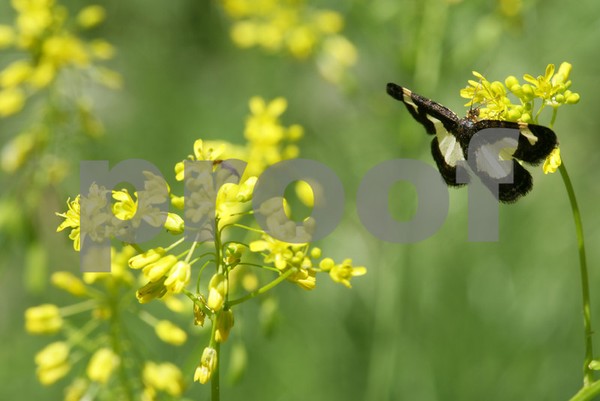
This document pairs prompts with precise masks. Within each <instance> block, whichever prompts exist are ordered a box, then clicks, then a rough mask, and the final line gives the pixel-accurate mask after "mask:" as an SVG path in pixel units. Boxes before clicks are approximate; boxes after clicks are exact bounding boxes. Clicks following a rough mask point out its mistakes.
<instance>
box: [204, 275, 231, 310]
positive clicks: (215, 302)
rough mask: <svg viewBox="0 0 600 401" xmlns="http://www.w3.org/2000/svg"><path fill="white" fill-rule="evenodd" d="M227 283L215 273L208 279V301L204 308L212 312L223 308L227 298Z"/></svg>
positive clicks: (222, 276) (223, 276) (224, 278)
mask: <svg viewBox="0 0 600 401" xmlns="http://www.w3.org/2000/svg"><path fill="white" fill-rule="evenodd" d="M227 291H228V282H227V278H226V277H225V275H224V274H222V273H217V274H215V275H214V276H212V278H211V279H210V282H209V284H208V299H207V302H206V306H208V307H209V308H210V309H212V310H213V311H215V312H216V311H219V310H221V308H222V307H223V304H224V302H225V297H226V296H227Z"/></svg>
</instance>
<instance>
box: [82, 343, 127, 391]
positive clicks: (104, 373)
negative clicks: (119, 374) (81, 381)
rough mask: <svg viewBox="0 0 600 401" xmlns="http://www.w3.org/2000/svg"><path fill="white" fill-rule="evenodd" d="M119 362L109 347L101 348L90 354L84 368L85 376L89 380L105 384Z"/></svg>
mask: <svg viewBox="0 0 600 401" xmlns="http://www.w3.org/2000/svg"><path fill="white" fill-rule="evenodd" d="M119 363H120V359H119V356H118V355H117V354H115V353H114V352H113V351H112V350H111V349H110V348H101V349H99V350H98V351H96V352H95V353H94V355H92V358H91V359H90V362H89V363H88V366H87V369H86V373H87V376H88V377H89V378H90V380H91V381H94V382H97V383H102V384H105V383H106V382H108V379H109V378H110V375H111V374H112V372H113V370H114V369H115V368H116V367H117V366H118V365H119Z"/></svg>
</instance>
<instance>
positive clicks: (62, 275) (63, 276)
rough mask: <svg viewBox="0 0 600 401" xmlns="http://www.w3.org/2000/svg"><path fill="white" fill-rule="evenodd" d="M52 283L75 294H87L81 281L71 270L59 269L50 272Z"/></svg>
mask: <svg viewBox="0 0 600 401" xmlns="http://www.w3.org/2000/svg"><path fill="white" fill-rule="evenodd" d="M50 279H51V281H52V284H54V285H55V286H56V287H58V288H60V289H61V290H64V291H67V292H68V293H70V294H73V295H75V296H78V297H80V296H83V295H86V294H87V292H88V291H87V288H86V286H85V284H84V283H83V281H81V280H80V279H79V278H78V277H75V275H74V274H73V273H71V272H66V271H61V272H55V273H52V276H51V278H50Z"/></svg>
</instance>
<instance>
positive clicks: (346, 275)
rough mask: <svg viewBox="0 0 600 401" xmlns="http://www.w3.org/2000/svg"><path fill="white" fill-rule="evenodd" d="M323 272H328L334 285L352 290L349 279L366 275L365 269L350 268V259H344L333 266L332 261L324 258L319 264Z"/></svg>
mask: <svg viewBox="0 0 600 401" xmlns="http://www.w3.org/2000/svg"><path fill="white" fill-rule="evenodd" d="M319 267H320V268H321V269H322V270H323V271H328V272H329V275H330V276H331V279H332V280H333V281H335V282H336V283H342V284H344V285H345V286H346V287H348V288H352V285H351V284H350V279H351V278H352V277H356V276H362V275H364V274H366V273H367V269H366V268H365V267H362V266H358V267H354V266H352V259H345V260H344V261H343V262H342V263H340V264H335V263H334V262H333V259H331V258H325V259H323V260H322V261H321V263H320V264H319Z"/></svg>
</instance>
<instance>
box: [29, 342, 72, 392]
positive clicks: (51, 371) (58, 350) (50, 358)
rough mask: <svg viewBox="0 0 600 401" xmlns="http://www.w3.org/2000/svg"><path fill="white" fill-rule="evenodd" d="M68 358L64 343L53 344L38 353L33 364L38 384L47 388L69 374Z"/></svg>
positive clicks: (66, 347)
mask: <svg viewBox="0 0 600 401" xmlns="http://www.w3.org/2000/svg"><path fill="white" fill-rule="evenodd" d="M68 358H69V346H68V345H67V343H65V342H54V343H52V344H50V345H48V346H46V348H44V349H42V350H41V351H40V352H38V353H37V354H36V355H35V364H36V365H37V366H38V367H37V371H36V373H37V377H38V380H39V381H40V383H42V384H43V385H45V386H48V385H50V384H52V383H54V382H56V381H57V380H59V379H61V378H62V377H64V376H65V375H66V374H67V373H69V370H70V369H71V365H70V364H69V361H68Z"/></svg>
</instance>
